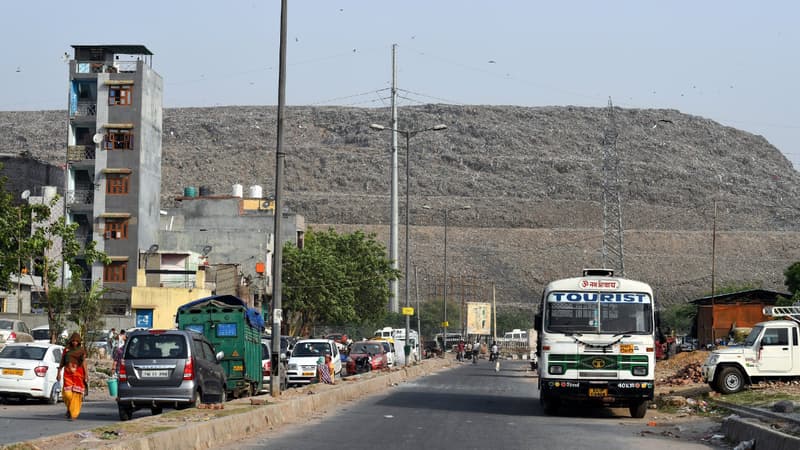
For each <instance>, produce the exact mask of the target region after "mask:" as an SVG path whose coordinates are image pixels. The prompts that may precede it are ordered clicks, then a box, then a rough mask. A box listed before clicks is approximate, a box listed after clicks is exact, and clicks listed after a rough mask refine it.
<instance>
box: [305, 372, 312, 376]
mask: <svg viewBox="0 0 800 450" xmlns="http://www.w3.org/2000/svg"><path fill="white" fill-rule="evenodd" d="M303 376H304V377H313V376H314V372H303Z"/></svg>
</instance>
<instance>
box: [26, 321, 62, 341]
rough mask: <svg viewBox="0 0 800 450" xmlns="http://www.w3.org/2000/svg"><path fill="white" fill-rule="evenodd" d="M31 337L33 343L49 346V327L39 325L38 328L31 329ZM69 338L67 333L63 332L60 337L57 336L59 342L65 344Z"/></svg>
mask: <svg viewBox="0 0 800 450" xmlns="http://www.w3.org/2000/svg"><path fill="white" fill-rule="evenodd" d="M31 336H33V342H38V343H40V344H49V343H50V325H41V326H38V327H33V328H32V329H31ZM68 337H69V334H68V331H67V330H63V331H62V332H61V335H59V339H61V341H64V342H66V340H67V338H68Z"/></svg>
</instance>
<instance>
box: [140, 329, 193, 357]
mask: <svg viewBox="0 0 800 450" xmlns="http://www.w3.org/2000/svg"><path fill="white" fill-rule="evenodd" d="M186 357H187V351H186V338H185V337H184V336H183V335H180V334H144V335H139V336H134V337H132V338H131V339H130V341H129V342H128V345H127V346H126V347H125V358H126V359H142V358H146V359H186Z"/></svg>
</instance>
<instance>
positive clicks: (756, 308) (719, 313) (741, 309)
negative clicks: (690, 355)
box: [691, 289, 791, 346]
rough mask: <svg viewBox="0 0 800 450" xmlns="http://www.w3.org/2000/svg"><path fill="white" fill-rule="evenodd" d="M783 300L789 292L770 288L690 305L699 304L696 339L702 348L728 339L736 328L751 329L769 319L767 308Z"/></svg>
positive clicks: (732, 293)
mask: <svg viewBox="0 0 800 450" xmlns="http://www.w3.org/2000/svg"><path fill="white" fill-rule="evenodd" d="M780 297H786V298H790V297H791V294H789V293H788V292H778V291H770V290H767V289H750V290H747V291H740V292H731V293H728V294H718V295H714V296H713V297H712V296H708V297H703V298H698V299H697V300H692V301H691V303H693V304H695V305H697V338H698V340H699V341H700V345H702V346H705V345H707V344H713V343H714V342H715V341H716V339H720V338H725V339H727V337H728V335H729V334H730V333H731V330H732V329H734V328H752V327H753V325H755V324H757V323H758V322H763V321H765V320H770V319H771V317H768V316H765V315H764V313H763V309H764V307H765V306H775V303H776V302H777V301H778V299H779V298H780Z"/></svg>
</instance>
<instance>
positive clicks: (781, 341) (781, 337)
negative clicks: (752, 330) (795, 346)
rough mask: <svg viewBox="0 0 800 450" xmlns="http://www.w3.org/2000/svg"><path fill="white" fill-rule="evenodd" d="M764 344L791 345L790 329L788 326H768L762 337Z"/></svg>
mask: <svg viewBox="0 0 800 450" xmlns="http://www.w3.org/2000/svg"><path fill="white" fill-rule="evenodd" d="M761 343H762V344H763V345H789V331H788V330H787V329H786V328H768V329H767V330H766V331H764V337H763V338H762V339H761Z"/></svg>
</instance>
